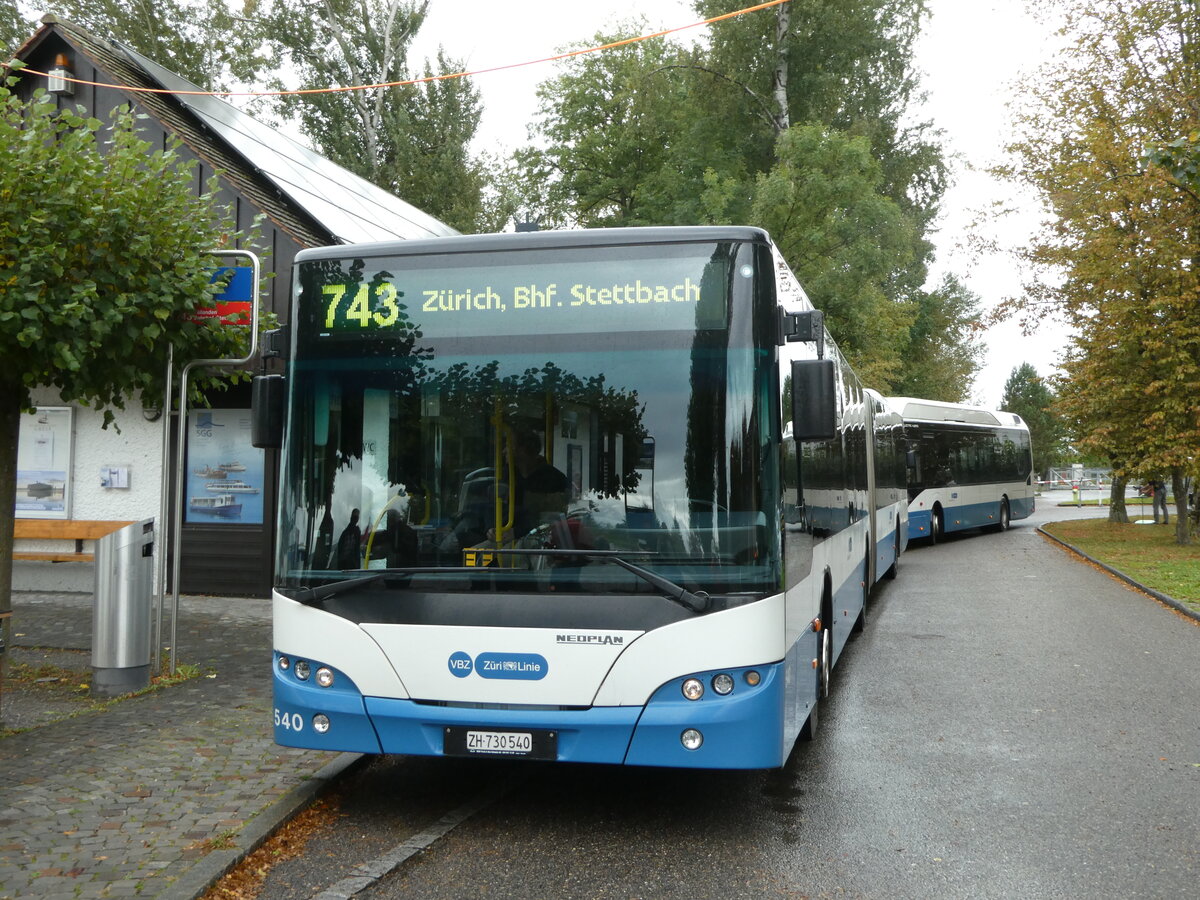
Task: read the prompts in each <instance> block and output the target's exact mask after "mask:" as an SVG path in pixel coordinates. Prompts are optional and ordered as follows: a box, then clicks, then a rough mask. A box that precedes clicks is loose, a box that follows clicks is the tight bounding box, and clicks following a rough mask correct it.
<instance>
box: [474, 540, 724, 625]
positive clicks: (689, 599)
mask: <svg viewBox="0 0 1200 900" xmlns="http://www.w3.org/2000/svg"><path fill="white" fill-rule="evenodd" d="M493 552H494V553H495V554H496V555H497V556H505V555H508V554H513V555H515V556H557V557H560V558H562V557H567V558H570V557H575V558H577V559H602V560H604V561H606V562H611V563H616V564H617V565H618V566H620V567H621V568H622V569H624V570H625V571H627V572H629V573H631V574H633V575H636V576H637V577H638V578H640V579H642V581H644V582H646V583H647V584H649V585H651V586H653V587H656V588H658V589H659V590H660V591H662V592H663V593H664V594H666V595H667V598H668V599H670V600H674V601H675V602H676V603H678V604H679V605H680V606H683V607H686V608H687V609H690V610H692V611H693V612H704V611H705V610H706V609H708V604H709V600H710V598H709V595H708V592H707V591H689V590H688V589H687V588H685V587H680V586H679V585H677V584H676V583H675V582H673V581H670V580H669V579H666V578H663V577H662V576H661V575H659V574H657V573H655V572H651V571H650V570H649V569H643V568H642V567H641V566H638V565H634V564H633V563H631V562H630V561H629V560H627V559H624V558H623V556H622V553H623V551H620V550H557V549H552V548H546V549H542V550H524V549H513V550H495V551H493ZM629 552H633V553H638V551H629ZM647 555H648V554H647Z"/></svg>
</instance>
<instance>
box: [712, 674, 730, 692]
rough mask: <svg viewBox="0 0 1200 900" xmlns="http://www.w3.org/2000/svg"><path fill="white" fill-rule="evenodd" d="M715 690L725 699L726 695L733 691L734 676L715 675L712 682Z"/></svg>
mask: <svg viewBox="0 0 1200 900" xmlns="http://www.w3.org/2000/svg"><path fill="white" fill-rule="evenodd" d="M712 686H713V690H714V691H716V692H717V693H718V694H720V695H721V696H722V697H724V696H725V695H726V694H729V693H732V691H733V676H732V675H726V674H725V673H724V672H722V673H721V674H720V675H714V676H713V680H712Z"/></svg>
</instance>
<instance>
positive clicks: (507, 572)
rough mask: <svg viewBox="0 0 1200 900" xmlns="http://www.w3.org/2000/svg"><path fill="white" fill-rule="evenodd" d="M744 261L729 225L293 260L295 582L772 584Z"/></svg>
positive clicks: (524, 587) (773, 489)
mask: <svg viewBox="0 0 1200 900" xmlns="http://www.w3.org/2000/svg"><path fill="white" fill-rule="evenodd" d="M754 259H755V250H754V248H753V247H752V246H751V245H747V244H739V243H736V242H728V243H716V244H712V243H709V244H680V245H655V246H653V247H644V246H636V247H586V248H574V249H566V250H564V249H557V250H555V251H554V252H553V254H549V253H546V254H544V255H543V254H541V253H539V252H537V251H510V252H505V253H495V252H493V253H481V252H473V253H455V254H444V255H442V256H441V257H426V256H421V255H412V256H406V255H399V254H398V255H394V256H386V257H369V258H354V257H351V256H347V257H346V258H344V259H318V260H313V261H311V262H302V263H301V264H300V266H299V273H298V278H297V286H296V289H297V292H298V295H297V307H296V313H295V317H294V325H293V327H294V328H295V329H296V336H295V349H294V351H293V359H292V360H291V364H290V375H289V382H288V384H289V393H290V400H289V417H290V418H289V422H288V435H287V440H286V444H285V450H284V463H283V464H284V467H285V468H284V478H283V481H282V496H281V498H280V509H281V520H280V541H279V546H280V555H279V559H278V561H277V566H278V572H279V574H280V586H281V588H283V589H285V591H286V590H287V589H304V588H315V587H320V586H322V585H331V584H334V583H336V582H338V581H340V580H346V579H355V578H358V579H361V578H362V576H363V570H367V571H387V572H398V573H404V575H405V578H406V579H407V582H408V583H412V582H414V581H417V580H419V581H420V582H421V583H422V584H424V585H425V586H427V587H429V588H430V589H442V590H449V591H456V590H487V591H490V592H496V593H505V592H510V593H513V594H517V593H526V592H529V591H534V590H537V591H566V592H593V591H603V592H605V593H611V592H614V591H617V592H630V593H647V592H659V593H661V591H660V590H659V588H658V587H656V582H655V579H654V578H653V577H651V578H650V579H647V578H646V577H642V576H643V575H644V574H645V572H650V573H653V575H656V576H657V577H658V580H659V581H662V580H664V579H665V580H666V581H667V582H669V583H671V584H675V585H679V586H680V587H681V588H683V589H686V590H687V591H703V592H705V593H711V594H713V595H714V596H717V595H724V596H726V597H730V596H734V595H740V594H745V595H753V594H755V593H756V592H757V593H758V594H762V593H766V592H769V591H771V590H772V589H777V586H778V583H779V578H780V576H779V563H778V560H779V549H778V527H777V519H778V516H777V515H776V514H775V513H774V512H773V511H772V510H771V508H770V502H769V501H768V499H767V498H769V497H772V496H775V494H776V493H777V478H776V476H777V473H778V470H779V466H778V463H777V461H775V457H774V455H773V454H774V451H773V450H772V449H771V448H772V447H774V446H776V445H777V441H772V440H771V429H772V427H773V426H772V421H773V419H772V416H771V415H770V414H769V412H768V411H769V410H771V409H772V405H771V403H770V402H768V400H767V398H768V397H769V396H771V394H770V391H771V390H772V385H771V377H772V373H773V364H772V360H771V356H770V353H771V349H770V346H769V345H768V346H766V347H764V346H763V344H764V342H763V341H762V340H761V339H755V337H754V334H755V333H756V330H757V331H761V330H762V329H763V328H764V327H765V325H764V324H763V323H757V324H756V323H755V322H753V321H752V319H753V315H754V313H753V308H754V307H755V305H756V304H753V303H751V302H750V300H751V295H752V293H753V291H755V290H762V289H764V288H763V287H762V286H761V285H759V284H758V281H759V279H757V278H756V271H757V270H756V269H755V267H754V265H753V262H754ZM768 274H769V273H768ZM774 427H777V426H774ZM773 522H775V526H774V527H772V523H773ZM617 560H620V561H622V562H623V563H625V564H626V565H621V564H615V562H616V561H617ZM629 564H631V565H629ZM637 570H644V571H643V572H642V575H639V573H638V571H637Z"/></svg>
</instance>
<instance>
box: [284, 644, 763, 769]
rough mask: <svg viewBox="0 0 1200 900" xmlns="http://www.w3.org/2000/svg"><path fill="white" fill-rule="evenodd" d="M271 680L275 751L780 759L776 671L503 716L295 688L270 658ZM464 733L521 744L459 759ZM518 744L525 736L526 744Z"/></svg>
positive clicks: (675, 763) (700, 765)
mask: <svg viewBox="0 0 1200 900" xmlns="http://www.w3.org/2000/svg"><path fill="white" fill-rule="evenodd" d="M313 667H314V668H315V667H316V664H315V663H314V664H313ZM273 671H274V700H275V702H274V706H275V711H274V717H275V725H274V727H275V742H276V743H278V744H280V745H282V746H287V747H302V748H308V749H313V750H328V751H349V752H356V753H395V754H404V755H411V756H448V755H449V756H463V755H467V756H487V757H493V758H496V757H503V758H522V757H524V758H545V759H551V760H554V761H558V762H578V763H609V764H617V765H621V764H624V765H637V766H670V767H678V768H697V769H767V768H777V767H779V766H781V765H783V762H784V757H785V754H784V748H783V739H782V736H781V735H782V730H783V682H784V677H783V668H782V664H781V663H772V664H769V665H763V666H756V667H753V668H740V669H728V670H722V671H720V672H718V671H712V672H699V673H694V674H691V675H688V676H685V677H680V678H676V679H672V680H671V681H669V682H667V683H666V684H664V685H662V686H660V687H659V688H658V689H657V690H656V691H655V692H654V694H653V695H652V696H651V698H650V700H649V701H648V702H647V703H646V705H645V706H644V707H641V706H611V707H591V708H587V709H540V708H530V707H513V708H507V709H505V708H496V707H473V706H464V705H443V704H434V703H422V702H417V701H413V700H396V699H388V698H382V697H363V696H362V695H361V694H360V693H359V692H358V691H357V689H355V688H354V687H353V685H352V684H350V683H349V679H347V678H345V677H344V676H342V677H341V678H340V679H339V678H337V677H336V676H335V679H334V683H335V685H336V686H337V687H336V688H335V689H326V688H320V687H318V686H316V685H315V684H314V683H312V681H311V680H309V681H303V682H302V681H299V680H298V679H297V678H295V677H294V675H293V674H292V673H291V672H290V671H280V669H279V665H278V654H276V665H275V666H273ZM751 673H755V675H757V682H758V683H757V684H751V681H753V680H755V679H754V676H753V675H751ZM718 674H724V675H729V676H730V677H731V678H732V680H733V690H732V691H731V692H730V693H729V694H727V695H725V696H722V695H719V694H718V693H717V692H716V691H715V690H714V688H713V683H714V679H715V677H716V676H717V675H718ZM689 679H695V680H696V681H699V682H700V684H701V685H702V686H703V688H704V691H703V696H701V697H700V698H699V699H698V700H688V699H687V698H685V697H684V695H683V691H682V687H683V683H684V681H685V680H689ZM467 731H469V732H471V733H473V734H474V735H475V737H479V736H480V735H481V734H482V735H485V736H486V735H501V736H508V735H512V736H515V738H516V737H519V738H520V739H521V740H516V739H515V738H514V740H513V742H512V743H513V744H514V747H512V748H509V747H503V746H501V747H499V748H495V747H492V748H488V747H484V748H482V749H479V750H477V751H476V750H470V751H468V750H466V744H465V743H464V740H465V736H466V732H467ZM685 733H687V740H686V744H685ZM697 734H698V735H699V742H698V743H697V738H696V735H697ZM526 735H532V736H533V740H532V742H530V741H529V740H528V739H527V738H526V737H525V736H526ZM501 743H504V742H501ZM527 746H531V747H532V748H533V750H532V753H533V755H530V751H529V750H528V749H526V748H527ZM547 748H548V749H547Z"/></svg>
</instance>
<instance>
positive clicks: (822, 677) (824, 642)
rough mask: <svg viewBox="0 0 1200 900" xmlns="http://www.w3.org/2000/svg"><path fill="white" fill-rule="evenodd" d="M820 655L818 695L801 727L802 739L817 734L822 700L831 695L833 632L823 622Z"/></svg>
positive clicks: (808, 738) (818, 660)
mask: <svg viewBox="0 0 1200 900" xmlns="http://www.w3.org/2000/svg"><path fill="white" fill-rule="evenodd" d="M817 646H818V647H819V648H820V654H821V655H820V657H819V658H818V659H817V696H816V697H815V698H814V699H813V705H812V709H810V710H809V711H808V718H807V719H805V720H804V725H803V727H801V729H800V739H801V740H804V741H811V740H812V739H813V738H815V737H816V736H817V727H818V725H819V723H820V721H821V714H820V709H821V701H822V700H823V699H824V698H825V697H828V696H829V670H830V668H831V667H832V665H833V632H832V631H831V630H830V628H829V626H828V625H826V624H824V622H823V623H822V624H821V636H820V640H819V643H818V645H817Z"/></svg>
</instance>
